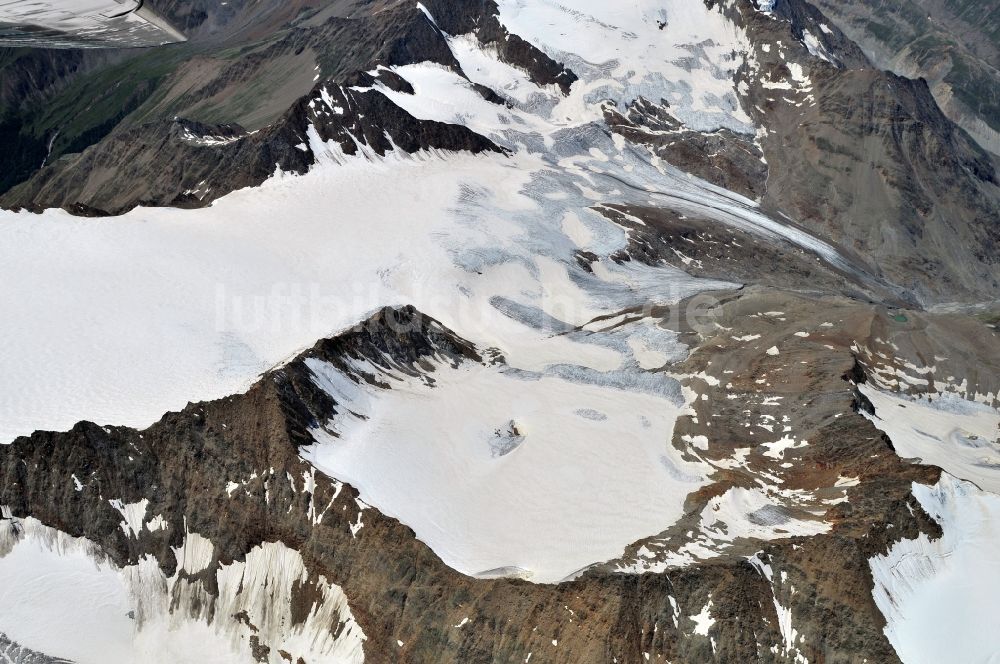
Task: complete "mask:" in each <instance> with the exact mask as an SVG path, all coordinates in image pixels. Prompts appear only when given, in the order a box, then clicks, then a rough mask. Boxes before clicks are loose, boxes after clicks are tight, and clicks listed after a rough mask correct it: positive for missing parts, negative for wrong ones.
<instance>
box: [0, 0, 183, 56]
mask: <svg viewBox="0 0 1000 664" xmlns="http://www.w3.org/2000/svg"><path fill="white" fill-rule="evenodd" d="M181 41H186V38H185V37H184V35H183V34H181V33H180V32H178V31H177V30H176V29H175V28H174V27H173V26H171V25H170V24H169V23H168V22H167V21H166V20H165V19H163V18H162V17H160V16H159V15H158V14H157V13H156V12H154V11H153V10H152V9H151V8H149V7H147V6H145V0H0V47H4V46H34V47H40V48H131V47H140V46H161V45H163V44H170V43H174V42H181Z"/></svg>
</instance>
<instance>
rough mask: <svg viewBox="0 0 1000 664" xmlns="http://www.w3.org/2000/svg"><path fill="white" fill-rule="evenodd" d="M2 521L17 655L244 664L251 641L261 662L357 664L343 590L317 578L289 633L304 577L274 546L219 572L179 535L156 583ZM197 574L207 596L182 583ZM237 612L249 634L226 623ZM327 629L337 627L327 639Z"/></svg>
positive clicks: (4, 589) (9, 618) (200, 542)
mask: <svg viewBox="0 0 1000 664" xmlns="http://www.w3.org/2000/svg"><path fill="white" fill-rule="evenodd" d="M2 516H3V519H0V605H3V606H11V607H17V610H16V611H8V612H6V613H4V614H2V615H0V633H4V634H6V635H7V636H8V637H9V638H10V639H11V640H13V641H15V642H17V643H19V644H20V645H21V646H23V647H26V648H30V649H32V650H35V651H37V652H41V653H44V654H46V655H48V656H51V657H62V658H67V659H70V660H72V661H74V662H77V663H78V664H119V663H120V664H132V663H133V662H154V661H155V662H167V661H169V662H191V663H194V662H198V663H206V664H237V663H240V664H242V663H243V662H247V661H254V657H253V653H252V652H251V648H250V642H249V637H250V636H251V635H256V636H257V637H258V638H259V639H260V642H261V643H262V644H265V645H268V646H270V648H271V651H270V659H269V660H268V661H269V662H270V664H280V663H281V662H282V661H284V660H282V659H281V657H280V655H279V654H278V650H284V651H285V652H288V653H290V654H292V656H293V658H298V657H303V658H305V659H306V660H307V661H330V662H338V664H340V663H342V664H361V663H362V662H363V661H364V653H363V650H362V648H363V644H364V641H365V635H364V634H363V633H362V631H361V628H360V626H359V625H358V624H357V623H356V622H355V620H354V617H353V616H352V615H351V611H350V608H349V607H348V605H347V599H346V597H345V596H344V594H343V591H342V590H341V589H340V588H339V587H338V586H336V585H334V584H332V583H329V582H328V581H326V579H325V578H323V577H322V576H321V577H319V582H318V601H317V603H316V604H315V605H314V606H313V609H312V611H311V613H310V614H309V615H308V616H307V617H306V619H305V621H303V622H301V623H298V624H293V620H292V608H291V606H292V605H291V601H292V591H293V586H294V585H295V584H296V583H299V582H306V581H307V580H309V574H308V572H307V570H306V568H305V565H304V562H303V560H302V557H301V556H300V555H299V553H298V552H297V551H294V550H292V549H289V548H288V547H286V546H285V545H283V544H281V543H280V542H278V543H264V544H261V545H259V546H257V547H255V548H254V549H252V550H251V551H250V552H249V553H248V554H247V556H246V560H244V561H235V562H233V563H231V564H229V565H223V564H220V563H217V562H216V561H215V559H214V556H213V553H212V552H213V551H214V547H213V545H212V543H211V542H210V541H209V540H207V539H206V538H204V537H201V536H200V535H197V534H195V533H188V534H187V536H186V538H185V543H184V545H183V546H182V547H180V548H179V549H175V550H174V554H175V555H176V556H177V564H178V571H177V573H176V574H175V575H174V576H173V577H170V578H166V577H165V576H164V574H163V572H162V571H161V570H160V567H159V565H158V564H157V563H156V561H155V560H154V559H153V558H151V557H148V556H146V557H143V558H142V559H141V560H140V561H139V563H138V564H137V565H131V566H127V567H124V568H119V567H117V566H116V565H115V564H114V563H113V562H111V561H110V560H109V559H108V558H107V557H106V556H105V555H104V554H103V553H102V552H101V550H100V548H99V547H98V546H97V545H96V544H94V543H93V542H90V541H89V540H86V539H82V538H74V537H70V536H69V535H66V534H65V533H61V532H59V531H57V530H54V529H52V528H48V527H46V526H44V525H42V524H41V523H40V522H38V521H37V520H35V519H33V518H27V519H14V518H12V516H11V514H10V511H9V510H8V509H7V508H6V507H4V508H3V510H2ZM206 569H211V570H212V573H213V574H214V575H215V577H216V580H217V583H218V596H215V595H214V594H210V593H209V592H207V591H206V589H205V588H204V587H203V586H202V584H201V582H200V581H196V580H192V579H191V578H190V577H189V576H188V575H192V574H197V573H199V572H202V571H204V570H206ZM182 573H183V578H182ZM241 612H246V616H247V619H248V620H249V621H250V622H251V623H252V624H253V625H254V626H255V627H256V630H251V628H250V627H249V626H247V625H245V624H243V623H242V622H240V621H238V620H236V619H234V618H233V616H235V615H237V614H241ZM337 625H343V629H342V630H341V631H339V633H338V632H337V631H336V629H334V631H331V627H333V628H336V627H337ZM335 633H336V635H335Z"/></svg>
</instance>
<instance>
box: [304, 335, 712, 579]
mask: <svg viewBox="0 0 1000 664" xmlns="http://www.w3.org/2000/svg"><path fill="white" fill-rule="evenodd" d="M581 352H586V349H585V348H584V349H581ZM310 367H311V369H312V370H313V372H314V375H315V376H316V382H317V384H318V385H319V386H320V387H321V388H324V389H325V390H326V391H327V392H329V393H330V394H331V396H333V397H334V398H335V399H337V400H338V401H341V402H342V403H346V404H348V406H347V408H349V409H350V411H349V412H347V411H346V410H345V412H343V413H341V415H339V416H338V417H336V418H335V419H334V420H333V421H332V422H330V423H329V425H328V428H330V429H331V430H333V431H335V432H336V433H337V434H338V435H339V437H338V438H334V437H332V436H330V435H329V434H327V433H326V432H325V431H317V432H315V434H316V438H317V440H318V441H319V442H318V443H317V444H316V445H314V446H312V447H311V448H308V449H307V450H306V451H305V452H304V456H305V458H306V459H308V460H309V461H311V462H312V463H313V464H315V465H316V467H317V468H319V469H320V470H322V471H323V472H325V473H326V474H328V475H331V476H333V477H336V478H338V479H341V480H344V481H346V482H349V483H350V484H351V485H353V486H355V487H357V488H358V490H359V491H360V492H361V497H362V499H363V500H364V501H365V502H366V503H368V504H372V505H376V506H378V507H379V509H380V511H382V512H383V513H386V514H389V515H390V516H394V517H397V518H399V519H400V520H401V521H403V522H404V523H406V524H408V525H409V526H410V527H412V528H413V529H414V531H415V532H416V534H417V537H418V538H420V539H421V540H423V541H424V542H426V543H427V544H428V545H429V546H430V547H431V548H432V549H434V551H435V552H436V553H437V554H438V555H439V556H441V557H442V559H443V560H444V561H445V562H446V563H447V564H448V565H450V566H451V567H454V568H455V569H457V570H459V571H461V572H465V573H466V574H471V575H483V574H486V575H494V574H497V573H498V571H499V570H505V571H506V572H507V573H514V574H516V575H518V576H521V577H523V578H528V579H530V580H532V581H536V582H542V583H555V582H558V581H561V580H563V579H565V578H566V577H569V576H571V575H572V574H574V573H575V572H577V571H579V570H581V569H583V568H585V567H587V566H589V565H590V564H592V563H595V562H599V561H603V560H607V559H609V558H613V557H615V556H616V555H618V554H620V553H621V552H622V549H623V548H624V546H625V545H627V544H628V543H630V542H633V541H635V540H637V539H641V538H642V537H644V536H646V535H649V534H651V533H655V532H658V531H659V530H662V526H663V524H670V523H673V522H674V521H676V520H677V519H678V518H679V517H680V516H681V515H682V514H683V505H684V498H685V497H686V496H687V494H689V493H690V492H692V491H695V490H697V489H698V488H700V487H701V486H703V485H704V484H705V483H706V480H705V477H704V476H705V474H707V472H708V471H710V470H711V467H710V466H708V465H707V464H702V463H694V462H687V461H685V460H684V459H682V458H681V453H680V452H679V451H678V450H676V449H674V448H673V447H672V446H671V445H670V441H671V440H672V438H673V427H674V422H675V421H676V419H677V417H678V416H679V415H681V414H684V413H686V412H689V411H688V409H687V401H688V400H690V399H692V398H693V397H694V395H693V394H690V393H689V394H688V395H686V398H684V397H682V396H681V389H680V385H679V383H677V381H676V380H674V379H672V378H669V377H666V376H663V375H662V374H660V376H662V378H661V379H660V380H657V381H642V380H641V374H640V372H638V371H635V372H634V373H631V372H627V371H625V372H621V373H618V374H614V373H602V372H596V371H589V372H587V371H582V370H581V368H580V367H579V366H578V365H577V366H572V367H570V366H565V365H564V366H562V367H559V368H558V370H550V371H547V372H541V373H532V372H524V371H515V370H511V369H508V368H504V369H498V368H496V367H484V366H481V365H477V364H472V365H471V366H468V365H462V366H460V367H458V368H452V367H450V366H449V365H438V368H437V369H436V370H435V371H434V372H433V373H431V374H430V378H432V379H433V381H434V383H433V385H428V384H427V382H425V381H424V380H422V379H421V378H413V377H408V376H404V375H401V374H397V373H394V372H393V371H391V369H388V368H376V367H371V366H368V367H362V369H363V370H367V371H369V372H374V375H375V376H376V377H377V378H378V380H379V381H380V382H385V383H388V384H390V385H391V386H392V387H391V389H389V390H381V389H378V388H375V387H372V386H369V385H367V384H366V383H362V385H363V386H359V385H357V384H356V383H354V382H353V381H351V380H350V378H348V377H346V376H344V375H343V374H341V373H339V372H338V371H337V370H336V369H334V368H333V367H331V366H330V365H327V364H325V363H322V362H313V363H312V364H311V365H310ZM690 412H693V411H690Z"/></svg>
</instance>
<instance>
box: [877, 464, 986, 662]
mask: <svg viewBox="0 0 1000 664" xmlns="http://www.w3.org/2000/svg"><path fill="white" fill-rule="evenodd" d="M913 495H914V497H915V498H916V500H917V501H918V502H919V504H920V506H921V507H922V508H923V509H924V510H926V511H927V513H928V514H930V515H931V516H932V517H933V518H934V520H935V521H937V522H938V523H939V524H940V526H941V529H942V530H943V531H944V534H943V536H942V537H941V538H940V539H935V540H932V539H930V538H928V537H927V536H926V535H924V534H921V535H920V537H919V538H917V539H915V540H903V541H901V542H899V543H898V544H896V545H895V546H894V547H892V549H891V550H890V551H889V552H888V554H887V555H885V556H877V557H875V558H873V559H872V560H871V568H872V576H873V577H874V579H875V591H874V596H875V602H876V603H877V604H878V606H879V609H881V610H882V613H883V614H884V615H885V618H886V621H887V623H888V624H887V625H886V627H885V633H886V635H887V636H888V637H889V640H890V641H891V642H892V645H893V646H894V647H895V648H896V653H897V654H898V655H899V658H900V659H901V660H902V661H903V662H904V663H905V664H935V663H936V662H944V661H952V662H979V663H982V664H992V663H993V662H996V661H998V657H1000V633H998V632H997V630H996V620H995V618H996V607H997V597H1000V531H998V528H997V524H998V522H1000V496H997V495H996V494H995V493H988V492H985V491H981V490H979V489H977V488H976V487H975V486H973V485H972V484H970V483H969V482H963V481H961V480H958V479H956V478H954V477H953V476H951V475H949V474H947V473H944V474H942V475H941V480H940V482H938V483H937V484H936V485H934V486H925V485H921V484H914V485H913Z"/></svg>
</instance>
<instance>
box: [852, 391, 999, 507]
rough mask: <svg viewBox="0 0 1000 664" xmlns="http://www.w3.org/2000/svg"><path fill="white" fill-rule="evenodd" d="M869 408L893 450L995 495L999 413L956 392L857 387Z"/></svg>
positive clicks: (997, 491)
mask: <svg viewBox="0 0 1000 664" xmlns="http://www.w3.org/2000/svg"><path fill="white" fill-rule="evenodd" d="M858 389H860V390H861V393H862V394H864V395H865V396H866V397H868V399H869V401H871V402H872V405H874V406H875V415H874V416H873V417H871V418H870V419H871V420H872V422H873V423H874V424H875V426H876V427H878V428H879V429H881V430H882V431H884V432H885V433H886V434H888V436H889V438H890V439H891V440H892V443H893V445H894V446H895V447H896V453H897V454H899V456H901V457H903V458H906V459H919V460H920V462H921V463H926V464H930V465H934V466H940V467H941V468H944V469H945V470H947V471H948V472H949V473H951V474H952V475H954V476H955V477H958V478H961V479H963V480H969V481H971V482H974V483H975V484H976V485H977V486H978V487H979V488H981V489H984V490H986V491H991V492H992V493H995V494H998V495H1000V412H998V411H997V410H996V409H994V408H991V407H989V406H987V405H986V404H982V403H976V402H974V401H969V400H967V399H964V398H962V397H961V396H958V395H956V394H950V393H941V394H934V395H933V396H932V398H931V399H928V398H926V397H922V398H919V399H918V398H910V397H905V396H902V395H899V394H893V393H890V392H885V391H883V390H878V389H875V388H873V387H871V386H869V385H867V384H865V385H859V386H858Z"/></svg>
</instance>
